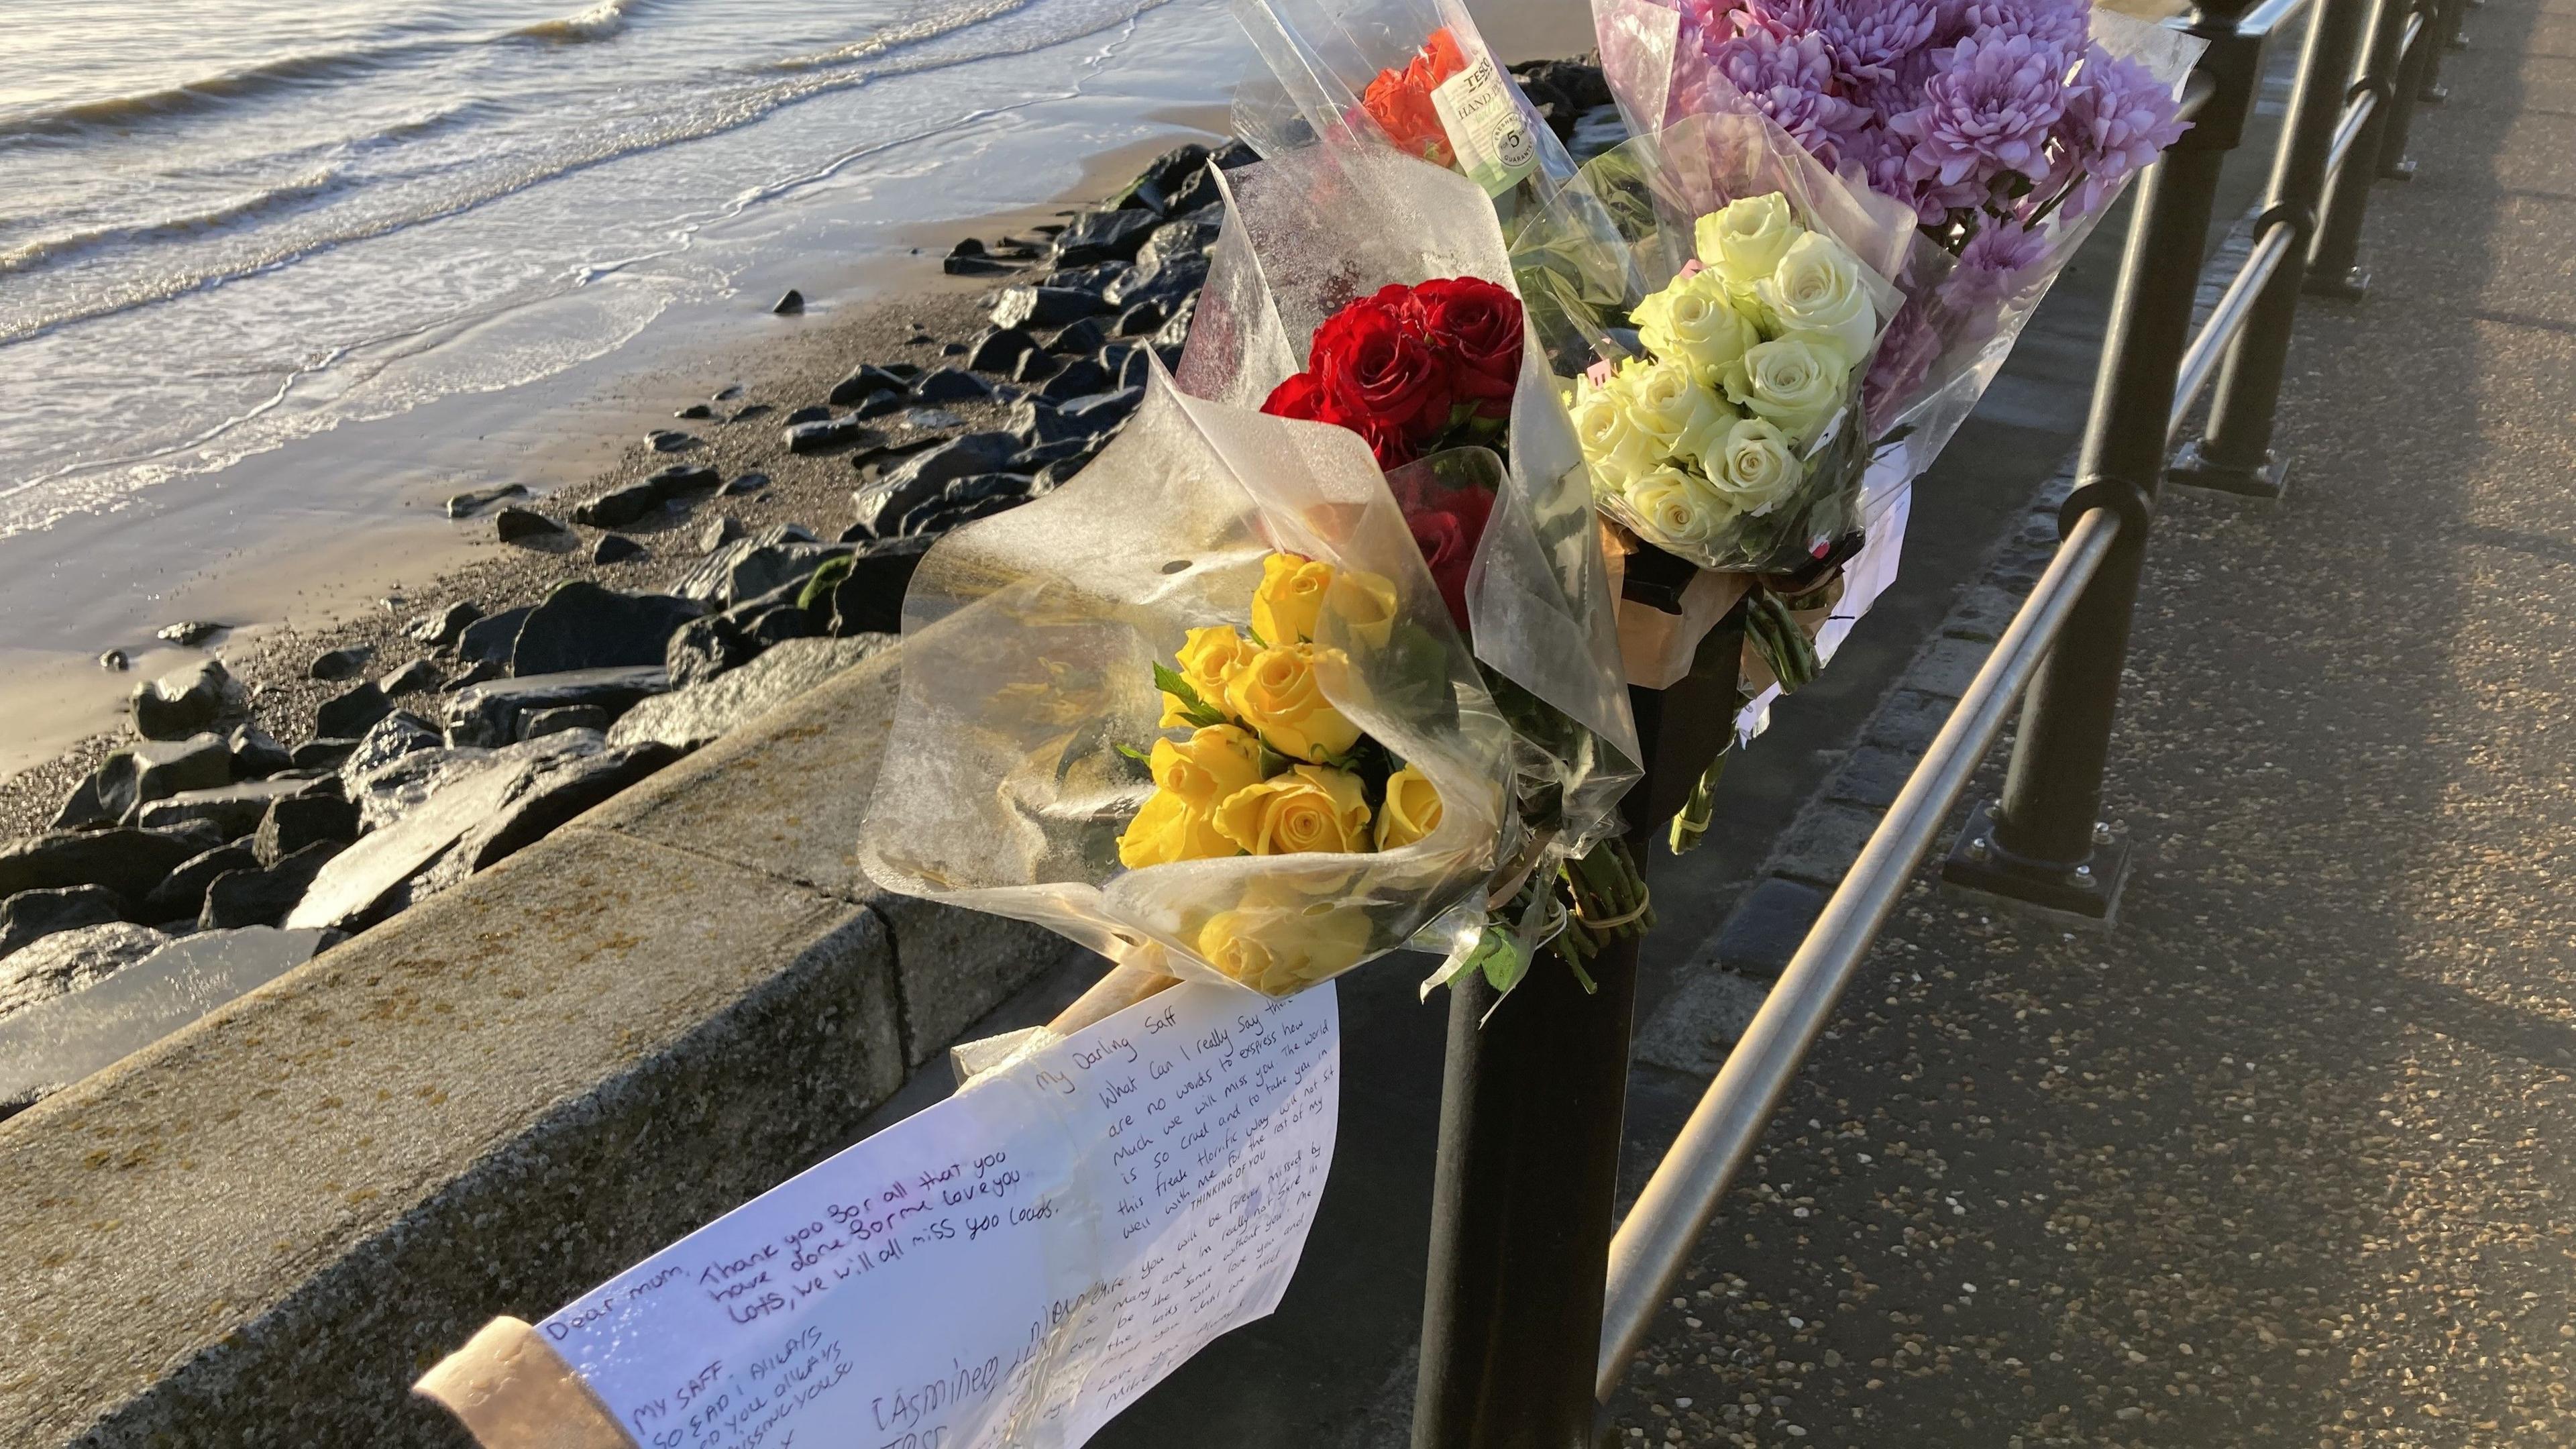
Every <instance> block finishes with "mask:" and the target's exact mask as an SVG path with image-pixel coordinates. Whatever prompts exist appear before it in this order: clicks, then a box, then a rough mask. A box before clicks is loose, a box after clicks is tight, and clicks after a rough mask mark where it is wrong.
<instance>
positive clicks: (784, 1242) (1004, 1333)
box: [433, 985, 1341, 1449]
mask: <svg viewBox="0 0 2576 1449" xmlns="http://www.w3.org/2000/svg"><path fill="white" fill-rule="evenodd" d="M1340 1062H1341V1056H1340V1040H1339V1023H1338V1015H1337V1011H1336V1007H1335V1003H1334V997H1333V988H1332V987H1331V986H1329V985H1325V986H1320V987H1317V988H1315V989H1313V990H1310V991H1307V992H1305V993H1303V994H1301V995H1298V996H1294V997H1290V998H1287V999H1285V1000H1276V1001H1273V1000H1265V999H1263V998H1261V997H1258V996H1255V995H1253V994H1251V993H1249V992H1245V991H1239V990H1235V989H1232V988H1228V987H1221V986H1208V985H1182V986H1177V987H1174V988H1172V989H1171V990H1169V991H1166V992H1164V993H1162V994H1161V995H1158V996H1156V997H1154V998H1152V999H1151V1000H1148V1001H1146V1002H1144V1003H1143V1004H1141V1005H1138V1006H1133V1007H1130V1008H1128V1009H1127V1010H1125V1011H1122V1012H1119V1013H1118V1014H1116V1015H1114V1016H1111V1017H1109V1018H1108V1019H1106V1020H1104V1021H1102V1022H1101V1023H1099V1024H1098V1025H1096V1026H1093V1027H1089V1028H1086V1029H1084V1030H1082V1031H1079V1032H1076V1033H1074V1034H1073V1035H1071V1036H1070V1037H1068V1038H1066V1039H1065V1040H1063V1041H1062V1042H1060V1043H1057V1044H1056V1045H1054V1046H1052V1047H1049V1048H1047V1049H1045V1050H1042V1051H1039V1052H1036V1053H1034V1054H1032V1055H1030V1056H1028V1057H1025V1058H1022V1059H1021V1060H1019V1061H1018V1062H1016V1063H1013V1064H1010V1065H1006V1066H1004V1067H1002V1068H1000V1069H998V1070H996V1071H994V1072H993V1073H991V1074H989V1075H987V1076H984V1077H980V1078H978V1079H976V1081H975V1082H974V1083H973V1084H972V1085H971V1086H969V1087H968V1088H966V1089H965V1090H964V1091H961V1092H960V1093H958V1094H957V1095H956V1096H954V1097H952V1098H950V1099H949V1100H948V1101H946V1102H943V1103H940V1104H939V1105H937V1106H935V1107H931V1108H928V1109H926V1110H924V1111H922V1112H920V1113H917V1114H915V1115H914V1116H912V1117H910V1118H908V1119H906V1120H905V1121H903V1122H901V1123H899V1124H897V1125H896V1126H894V1127H891V1128H888V1129H887V1130H885V1131H883V1132H880V1133H878V1134H877V1135H876V1136H874V1137H871V1138H869V1139H868V1140H867V1141H865V1142H862V1143H860V1144H858V1145H857V1146H855V1147H852V1148H850V1149H849V1150H848V1151H845V1152H843V1153H841V1154H840V1155H839V1156H836V1157H834V1158H832V1159H830V1160H829V1161H826V1162H824V1163H822V1164H821V1165H820V1166H817V1167H815V1168H813V1169H811V1170H809V1171H807V1172H805V1173H803V1174H801V1175H800V1176H798V1177H796V1178H794V1179H793V1180H791V1181H789V1182H787V1183H785V1184H783V1185H782V1186H780V1187H778V1188H775V1189H773V1190H772V1191H770V1192H768V1193H765V1194H763V1195H762V1196H760V1197H758V1198H755V1199H753V1200H752V1201H751V1202H749V1203H746V1204H744V1205H743V1206H742V1207H740V1208H737V1209H735V1210H734V1211H733V1212H731V1213H728V1214H726V1215H725V1216H724V1217H722V1218H720V1219H718V1220H717V1221H715V1222H713V1223H711V1224H709V1225H708V1226H706V1227H705V1228H702V1229H700V1230H699V1231H697V1232H695V1233H692V1234H690V1235H689V1236H688V1237H686V1238H684V1239H682V1240H680V1241H679V1242H677V1243H675V1244H673V1245H672V1246H671V1247H669V1248H667V1249H665V1250H664V1251H662V1252H660V1253H657V1254H655V1255H654V1256H653V1257H652V1258H650V1259H648V1260H646V1261H645V1262H643V1263H639V1264H637V1265H636V1266H635V1267H633V1268H631V1269H628V1270H627V1271H626V1272H624V1273H621V1274H619V1275H618V1276H617V1277H616V1278H614V1279H611V1280H610V1281H609V1282H607V1283H604V1284H602V1285H600V1286H599V1287H598V1288H597V1289H594V1290H593V1291H591V1292H589V1293H586V1294H583V1295H582V1296H581V1298H580V1299H579V1300H578V1301H576V1302H574V1303H572V1304H571V1305H569V1306H567V1307H566V1308H565V1309H564V1310H563V1311H562V1312H560V1313H557V1314H556V1315H555V1316H553V1317H552V1318H549V1319H547V1320H545V1321H544V1322H543V1323H541V1324H539V1325H537V1330H538V1336H539V1337H540V1338H541V1339H542V1340H543V1342H544V1343H545V1344H546V1345H547V1346H548V1347H549V1348H551V1349H552V1351H553V1352H554V1354H556V1355H558V1356H559V1357H560V1358H561V1359H562V1361H563V1363H564V1364H565V1365H568V1366H569V1368H570V1370H571V1372H572V1374H573V1375H574V1376H576V1377H577V1378H578V1379H579V1380H580V1384H581V1386H582V1387H583V1388H585V1389H587V1391H588V1394H589V1396H591V1397H595V1398H596V1400H597V1401H598V1404H599V1405H600V1406H604V1407H605V1408H606V1410H607V1411H608V1413H609V1415H611V1416H613V1417H614V1418H615V1420H616V1421H617V1425H618V1429H619V1431H621V1432H622V1433H623V1434H624V1435H625V1436H626V1437H627V1438H629V1439H630V1440H631V1441H632V1442H633V1443H635V1444H636V1445H639V1446H643V1449H718V1446H725V1449H756V1446H763V1445H766V1446H773V1449H783V1446H787V1445H791V1444H792V1445H795V1446H799V1449H831V1446H865V1449H988V1446H990V1449H998V1446H1006V1445H1007V1446H1022V1445H1026V1446H1045V1449H1072V1446H1075V1445H1079V1444H1080V1443H1082V1442H1083V1441H1084V1440H1085V1439H1087V1438H1089V1437H1090V1436H1091V1435H1092V1434H1093V1433H1094V1432H1096V1431H1097V1430H1098V1429H1099V1428H1100V1426H1101V1425H1103V1424H1105V1423H1107V1422H1108V1421H1109V1419H1110V1418H1111V1417H1112V1416H1114V1415H1115V1414H1117V1413H1118V1411H1119V1410H1120V1409H1122V1408H1124V1407H1126V1406H1127V1405H1128V1404H1129V1403H1132V1402H1133V1401H1134V1400H1136V1399H1137V1398H1138V1397H1139V1396H1141V1395H1143V1394H1144V1392H1145V1391H1146V1390H1147V1389H1150V1388H1151V1387H1153V1386H1154V1384H1155V1383H1157V1382H1158V1381H1160V1380H1161V1379H1162V1378H1163V1377H1164V1376H1166V1375H1168V1374H1169V1373H1171V1371H1172V1370H1174V1369H1176V1368H1178V1367H1179V1366H1180V1365H1181V1364H1182V1363H1183V1362H1185V1361H1187V1360H1188V1359H1189V1357H1190V1356H1191V1355H1192V1354H1194V1353H1196V1352H1197V1351H1198V1350H1199V1349H1200V1348H1201V1347H1202V1346H1204V1345H1205V1344H1206V1343H1207V1342H1208V1341H1209V1340H1211V1339H1213V1338H1215V1337H1216V1336H1217V1335H1218V1334H1221V1333H1223V1332H1225V1331H1227V1330H1228V1329H1231V1328H1234V1327H1236V1326H1238V1325H1240V1324H1243V1323H1247V1322H1250V1321H1251V1320H1253V1319H1256V1318H1260V1317H1262V1316H1264V1315H1266V1314H1268V1313H1270V1312H1271V1311H1272V1310H1273V1309H1275V1308H1276V1307H1277V1306H1278V1303H1279V1298H1280V1295H1281V1294H1282V1293H1283V1292H1285V1291H1286V1289H1287V1286H1288V1280H1289V1277H1290V1275H1291V1274H1293V1273H1294V1272H1295V1271H1296V1267H1297V1260H1298V1257H1299V1255H1300V1253H1301V1252H1302V1251H1303V1249H1304V1247H1305V1240H1306V1232H1307V1229H1308V1228H1309V1227H1310V1226H1312V1224H1313V1222H1314V1218H1315V1205H1316V1201H1317V1199H1318V1198H1319V1197H1320V1196H1321V1194H1322V1192H1323V1186H1324V1179H1325V1176H1326V1173H1327V1172H1328V1170H1329V1169H1330V1167H1331V1165H1332V1155H1333V1133H1334V1119H1335V1115H1336V1113H1337V1111H1338V1107H1339V1102H1340V1084H1339V1083H1340ZM487 1332H488V1330H487ZM462 1357H465V1355H460V1358H462ZM442 1372H445V1370H444V1369H442ZM433 1377H436V1375H433ZM439 1397H441V1398H442V1399H447V1400H449V1401H450V1402H453V1401H454V1400H453V1398H452V1397H451V1396H450V1395H448V1394H445V1393H441V1394H439ZM460 1412H464V1410H460ZM466 1417H467V1418H468V1420H469V1423H472V1424H473V1427H474V1428H475V1431H476V1432H477V1434H478V1435H480V1436H482V1437H483V1439H484V1442H485V1443H486V1444H487V1445H496V1444H501V1443H517V1442H525V1443H532V1444H534V1443H562V1442H571V1441H569V1440H567V1439H565V1438H562V1437H550V1436H549V1433H548V1429H549V1428H550V1427H551V1426H545V1425H528V1424H524V1423H522V1424H514V1425H508V1426H503V1427H502V1429H501V1430H500V1431H499V1432H495V1431H494V1429H493V1428H492V1427H490V1426H487V1425H486V1424H484V1423H480V1422H474V1418H475V1416H474V1415H473V1414H472V1413H471V1412H467V1413H466ZM604 1431H605V1425H604V1424H603V1425H600V1426H598V1432H600V1433H603V1434H604ZM582 1442H586V1443H595V1442H601V1441H600V1439H599V1438H597V1437H594V1438H593V1439H590V1440H585V1441H582Z"/></svg>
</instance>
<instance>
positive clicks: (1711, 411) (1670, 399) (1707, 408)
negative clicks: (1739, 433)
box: [1616, 361, 1731, 455]
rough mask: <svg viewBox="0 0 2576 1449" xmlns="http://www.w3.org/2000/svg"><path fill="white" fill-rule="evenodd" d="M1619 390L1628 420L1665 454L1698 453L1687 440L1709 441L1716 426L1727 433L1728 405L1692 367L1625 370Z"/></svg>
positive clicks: (1660, 365) (1668, 365) (1676, 364)
mask: <svg viewBox="0 0 2576 1449" xmlns="http://www.w3.org/2000/svg"><path fill="white" fill-rule="evenodd" d="M1616 386H1617V388H1618V390H1619V391H1620V392H1621V393H1622V394H1623V395H1624V397H1625V398H1626V400H1627V404H1628V420H1629V421H1630V422H1632V423H1634V424H1636V426H1637V428H1638V430H1639V431H1641V432H1643V433H1644V434H1646V436H1648V437H1650V438H1653V439H1654V440H1655V446H1656V448H1657V450H1658V451H1659V452H1661V453H1663V454H1666V455H1670V454H1673V453H1684V452H1692V451H1696V449H1693V448H1690V447H1687V446H1685V442H1684V440H1685V439H1691V440H1694V441H1701V442H1702V446H1705V442H1704V441H1703V440H1705V439H1706V438H1707V435H1708V432H1709V430H1710V428H1711V427H1712V426H1714V427H1716V429H1717V431H1719V432H1721V433H1722V432H1724V431H1725V426H1724V425H1725V423H1726V422H1727V421H1731V419H1729V418H1728V417H1727V411H1728V410H1727V408H1726V404H1724V403H1722V402H1720V401H1718V398H1717V395H1716V394H1715V393H1712V392H1710V391H1709V390H1708V389H1707V388H1704V387H1702V386H1700V385H1699V379H1697V378H1695V377H1693V376H1691V370H1690V365H1689V364H1688V363H1684V362H1679V361H1673V362H1653V363H1648V364H1646V365H1645V366H1643V367H1633V368H1628V369H1623V370H1622V371H1621V372H1620V374H1619V377H1618V380H1617V383H1616Z"/></svg>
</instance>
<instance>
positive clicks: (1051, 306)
mask: <svg viewBox="0 0 2576 1449" xmlns="http://www.w3.org/2000/svg"><path fill="white" fill-rule="evenodd" d="M1108 305H1109V304H1107V303H1106V302H1103V301H1101V300H1100V299H1099V298H1098V297H1096V296H1094V295H1093V294H1091V293H1089V292H1084V291H1077V290H1075V289H1074V288H1071V287H1005V288H1003V289H1002V292H1001V295H1000V296H999V297H997V298H996V299H995V300H994V302H993V325H994V326H996V327H1061V326H1063V325H1064V324H1065V323H1067V322H1071V321H1074V320H1075V319H1077V318H1082V317H1088V316H1091V315H1092V314H1093V313H1096V312H1100V311H1104V310H1106V309H1107V307H1108Z"/></svg>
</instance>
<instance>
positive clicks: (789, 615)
mask: <svg viewBox="0 0 2576 1449" xmlns="http://www.w3.org/2000/svg"><path fill="white" fill-rule="evenodd" d="M818 572H819V570H818ZM742 632H743V635H744V637H746V638H748V639H749V640H750V641H751V642H752V643H753V644H754V645H755V646H757V647H759V648H760V649H762V650H764V651H766V650H768V649H771V648H774V647H775V646H777V645H780V644H784V643H786V642H787V641H788V640H790V639H803V638H807V637H809V636H811V635H815V634H820V633H822V632H823V631H822V630H821V629H819V628H816V627H815V626H814V624H813V622H812V621H811V620H809V619H807V618H806V617H805V611H804V610H803V609H800V608H798V607H797V606H796V605H795V603H794V602H792V601H782V602H780V603H777V604H774V605H772V606H771V607H769V608H766V609H763V610H760V611H759V612H757V613H755V614H752V615H751V616H750V621H749V622H748V623H746V624H744V625H743V630H742Z"/></svg>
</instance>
